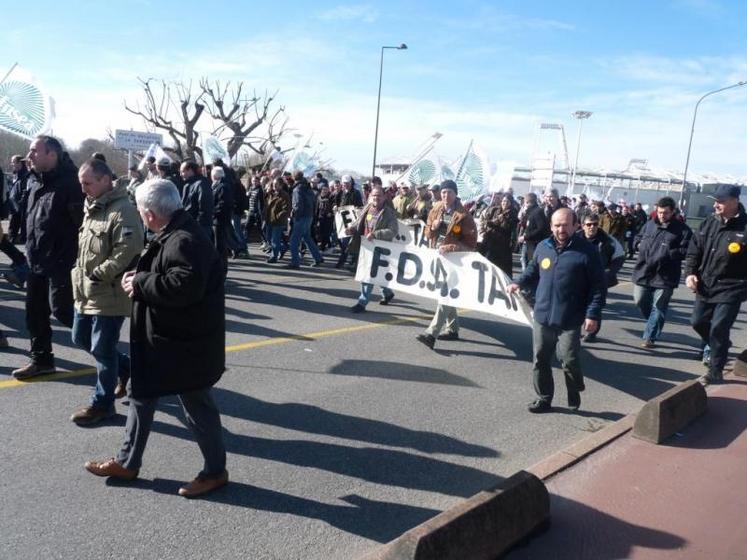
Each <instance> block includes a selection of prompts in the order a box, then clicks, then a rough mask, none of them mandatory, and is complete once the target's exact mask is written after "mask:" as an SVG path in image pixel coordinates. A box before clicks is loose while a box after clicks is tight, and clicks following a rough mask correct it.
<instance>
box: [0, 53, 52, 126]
mask: <svg viewBox="0 0 747 560" xmlns="http://www.w3.org/2000/svg"><path fill="white" fill-rule="evenodd" d="M53 119H54V102H53V101H52V98H51V97H49V96H48V95H47V94H46V93H44V91H43V90H42V88H41V86H40V85H39V84H38V82H37V81H36V79H35V78H34V77H33V76H32V75H31V74H30V73H29V72H27V71H26V70H23V69H22V68H21V67H19V66H14V67H13V69H12V70H11V72H10V73H9V74H8V76H7V78H6V79H5V81H4V82H3V83H1V84H0V130H6V131H8V132H11V133H13V134H17V135H18V136H23V137H24V138H29V139H30V138H33V137H34V136H37V135H38V134H42V133H44V132H46V131H47V130H49V129H50V128H51V127H52V121H53Z"/></svg>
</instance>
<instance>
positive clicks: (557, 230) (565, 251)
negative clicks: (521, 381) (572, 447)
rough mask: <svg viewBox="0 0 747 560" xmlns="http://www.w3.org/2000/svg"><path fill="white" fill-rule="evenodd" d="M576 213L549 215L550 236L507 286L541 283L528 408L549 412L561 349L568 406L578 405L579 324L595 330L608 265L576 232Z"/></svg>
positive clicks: (516, 287)
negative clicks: (531, 396) (531, 399)
mask: <svg viewBox="0 0 747 560" xmlns="http://www.w3.org/2000/svg"><path fill="white" fill-rule="evenodd" d="M576 229H577V218H576V214H575V213H574V212H573V211H572V210H570V209H568V208H560V209H558V210H556V211H555V212H554V213H553V215H552V218H551V230H552V237H549V238H548V239H545V240H544V241H542V242H541V243H540V244H539V245H538V246H537V249H536V251H535V253H534V256H533V258H532V260H531V261H530V262H529V263H528V265H527V269H526V270H525V271H524V273H523V274H522V275H521V276H520V277H519V279H518V280H517V281H516V283H514V284H511V285H510V286H509V287H508V291H509V292H511V293H516V292H518V291H519V290H520V289H522V288H529V287H531V286H535V285H536V286H537V289H536V294H535V305H534V324H533V348H534V390H535V392H536V393H537V398H536V400H535V401H534V402H533V403H531V404H530V405H529V412H535V413H540V412H550V411H551V410H552V406H551V403H552V399H553V394H554V392H555V384H554V382H553V378H552V355H553V353H554V352H556V350H557V355H558V359H559V360H560V362H561V365H562V367H563V373H564V374H565V385H566V389H567V390H568V406H569V407H570V408H571V409H573V410H578V408H579V406H580V405H581V395H580V392H581V391H583V390H584V388H585V387H584V376H583V373H582V372H581V361H580V356H579V354H580V350H581V326H582V325H583V327H584V330H585V331H586V332H594V331H596V329H597V326H598V324H599V321H600V319H601V318H602V307H603V306H604V291H605V280H604V269H603V268H602V261H601V259H600V258H599V251H597V249H596V248H595V247H594V246H593V245H592V244H591V243H589V242H588V241H586V239H584V238H583V237H582V236H579V235H574V232H575V231H576Z"/></svg>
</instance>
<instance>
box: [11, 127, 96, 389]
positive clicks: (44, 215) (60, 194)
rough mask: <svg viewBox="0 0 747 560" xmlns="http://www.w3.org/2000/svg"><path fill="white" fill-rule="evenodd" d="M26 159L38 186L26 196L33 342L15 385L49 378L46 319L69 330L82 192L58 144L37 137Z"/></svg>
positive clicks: (49, 343) (50, 361)
mask: <svg viewBox="0 0 747 560" xmlns="http://www.w3.org/2000/svg"><path fill="white" fill-rule="evenodd" d="M28 159H29V161H30V162H31V166H32V168H33V169H34V171H35V173H36V174H37V175H38V177H39V182H38V183H35V184H34V186H33V188H32V191H31V192H30V193H29V199H28V211H27V214H26V258H27V259H28V263H29V266H30V268H31V273H30V274H29V275H28V278H27V280H26V326H27V328H28V330H29V335H30V336H31V361H30V362H29V363H28V364H26V365H25V366H23V367H20V368H18V369H17V370H15V371H13V376H14V377H15V378H16V379H27V378H29V377H33V376H36V375H43V374H47V373H53V372H54V371H55V366H54V354H53V353H52V325H51V323H50V320H49V316H50V314H52V315H54V316H55V317H56V318H57V320H59V321H60V323H62V324H63V325H65V326H66V327H68V328H72V326H73V288H72V282H71V280H70V271H71V270H72V268H73V265H74V264H75V258H76V256H77V254H78V228H80V225H81V223H82V222H83V191H82V190H81V187H80V183H79V182H78V169H77V168H76V167H75V165H74V164H73V162H72V160H71V159H70V157H69V156H68V155H67V152H64V151H63V149H62V145H61V144H60V142H59V140H57V139H56V138H53V137H52V136H38V137H37V138H36V139H35V140H34V141H33V142H32V143H31V147H30V148H29V154H28Z"/></svg>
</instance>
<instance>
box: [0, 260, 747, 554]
mask: <svg viewBox="0 0 747 560" xmlns="http://www.w3.org/2000/svg"><path fill="white" fill-rule="evenodd" d="M1 259H4V256H3V255H0V263H1V264H0V268H3V267H4V266H5V265H6V264H7V260H1ZM626 270H627V267H626ZM623 277H624V279H625V277H626V274H623ZM357 290H358V284H357V283H356V282H355V281H354V280H353V279H352V276H351V275H350V274H349V273H347V272H344V271H339V270H335V269H334V268H333V267H332V265H331V264H327V265H325V266H324V267H322V268H321V269H311V268H303V269H301V270H300V271H291V270H287V269H285V268H284V267H283V266H282V264H280V265H267V264H265V263H264V259H263V258H260V257H259V256H258V251H257V250H256V247H255V248H254V253H253V258H251V259H250V260H245V261H235V262H232V263H231V265H230V271H229V279H228V282H227V317H226V319H227V344H228V353H227V356H226V357H227V363H228V371H227V372H226V373H225V375H224V376H223V378H222V379H221V381H220V382H219V383H218V385H217V386H216V388H215V397H216V400H217V402H218V405H219V407H220V409H221V412H222V419H223V425H224V428H225V441H226V445H227V449H228V452H229V457H228V469H229V472H230V477H231V484H230V485H229V486H227V487H226V488H224V489H221V490H219V491H217V492H215V493H214V494H213V495H210V496H209V497H208V498H206V499H203V500H193V501H188V500H185V499H183V498H181V497H179V496H178V495H177V494H176V490H177V488H178V487H179V485H180V484H181V483H182V482H184V481H187V480H190V479H191V478H193V476H194V475H195V474H196V473H197V472H198V471H199V469H200V468H201V456H200V453H199V450H198V448H197V446H196V444H195V443H194V441H193V440H192V438H191V436H190V433H189V431H188V430H187V428H186V427H185V425H184V422H183V418H182V414H181V410H180V408H179V407H178V405H177V404H176V400H175V399H174V398H164V399H163V400H162V402H161V404H160V407H159V412H158V413H157V414H156V421H155V424H154V432H153V434H152V435H151V438H150V441H149V444H148V449H147V451H146V454H145V458H144V465H143V468H142V470H141V472H140V479H139V480H138V481H137V482H135V483H132V484H121V483H114V482H107V481H105V480H103V479H99V478H96V477H94V476H92V475H90V474H89V473H87V472H86V471H85V470H84V469H83V463H84V461H86V460H87V459H100V458H106V457H111V456H112V455H113V454H114V453H115V452H116V450H117V449H118V446H119V445H120V443H121V439H122V435H123V426H124V420H125V415H126V410H127V408H126V405H125V404H123V403H121V402H119V403H118V404H117V407H118V412H119V414H118V415H117V416H116V417H115V418H114V419H112V420H111V421H108V422H106V423H105V424H102V425H99V426H97V427H92V428H79V427H76V426H75V425H74V424H72V423H71V422H70V421H69V416H70V414H71V413H72V411H73V410H74V409H75V408H77V407H78V406H80V405H83V404H86V402H87V400H88V398H89V395H90V393H91V390H92V386H93V382H94V377H93V376H92V375H91V374H90V373H85V370H86V368H89V370H88V371H90V367H91V365H92V363H93V362H92V360H91V358H90V357H89V356H87V355H86V354H85V353H84V352H82V351H80V350H77V349H75V348H73V347H72V345H71V342H70V334H69V331H67V329H65V328H64V327H61V326H60V325H55V352H56V355H57V363H58V366H59V367H61V368H63V369H65V370H68V371H70V372H72V373H70V374H62V375H57V376H54V377H53V378H51V379H46V380H43V381H40V382H33V383H17V382H15V381H13V379H12V377H11V376H10V372H11V370H12V369H14V368H15V367H18V366H20V365H22V364H23V363H25V360H26V351H27V349H28V341H27V338H26V336H27V335H26V333H25V327H24V316H23V301H22V294H21V293H20V292H19V291H17V290H13V289H12V288H11V287H10V286H9V285H8V284H7V283H5V282H2V281H0V325H1V326H2V328H3V329H4V330H6V332H8V334H9V337H10V341H11V345H12V348H11V349H8V350H5V351H2V353H0V462H1V463H2V466H3V476H2V478H1V479H0V512H2V517H3V521H2V530H0V558H1V559H3V560H5V559H8V560H21V559H33V560H38V559H40V558H44V559H53V558H60V559H68V558H76V559H80V560H84V559H101V558H147V559H152V558H159V559H164V560H165V559H172V558H173V559H202V558H214V559H223V558H225V559H235V558H251V559H265V558H266V559H270V558H272V559H301V558H303V559H324V560H331V559H338V558H339V559H354V558H356V557H358V556H360V555H362V554H364V553H366V552H368V551H370V550H371V549H372V548H374V547H375V546H376V545H377V544H378V543H384V542H386V541H388V540H391V539H392V538H395V537H396V536H398V535H399V534H401V533H402V532H403V531H405V530H407V529H409V528H410V527H413V526H414V525H417V524H419V523H421V522H422V521H424V520H426V519H428V518H429V517H431V516H433V515H435V514H436V513H438V512H440V511H442V510H443V509H445V508H448V507H449V506H450V505H452V504H454V503H456V502H458V501H459V500H461V499H462V498H465V497H467V496H470V495H472V494H474V493H475V492H477V491H479V490H480V489H482V488H485V487H489V486H491V485H493V484H495V483H497V482H499V481H500V480H502V479H503V478H504V477H507V476H510V475H511V474H513V473H514V472H515V471H517V470H519V469H521V468H524V467H527V466H529V465H531V464H533V463H535V462H537V461H538V460H540V459H542V458H543V457H545V456H547V455H549V454H551V453H553V452H555V451H557V450H559V449H561V448H563V447H565V446H567V445H569V444H571V443H573V442H575V441H577V440H579V439H581V438H583V437H585V436H587V435H588V434H589V433H590V432H593V431H596V430H598V429H600V428H601V427H603V426H605V425H607V424H608V423H610V422H614V421H615V420H617V419H619V418H621V417H622V416H623V415H625V414H628V413H630V412H633V411H636V410H637V409H638V408H639V407H640V406H641V404H642V402H643V401H645V400H647V399H649V398H651V397H653V396H655V395H657V394H659V393H661V392H663V391H665V390H666V389H668V388H670V387H671V386H673V385H674V384H675V383H678V382H680V381H683V380H686V379H691V378H694V377H696V376H698V375H700V374H701V373H703V371H704V370H703V366H702V365H701V364H700V363H699V362H697V361H695V360H693V359H692V357H693V352H694V350H693V348H694V346H695V345H696V337H695V335H694V333H693V332H692V330H691V329H690V328H689V326H688V325H687V320H688V317H689V312H690V309H691V305H692V296H691V295H690V294H689V293H688V291H687V290H685V289H684V288H681V289H679V290H678V291H677V292H676V294H675V296H674V298H673V301H672V305H671V308H670V314H669V321H668V323H667V326H666V327H665V334H664V336H663V339H662V340H661V344H660V345H659V346H658V347H657V348H656V349H655V350H645V349H643V348H640V346H639V343H640V332H641V328H642V320H641V319H640V318H639V317H638V313H637V310H636V309H635V307H634V306H633V304H632V298H631V292H632V287H631V285H630V284H629V283H628V282H622V283H621V284H620V285H619V286H618V287H616V288H614V289H613V290H612V293H611V294H610V296H609V302H608V306H607V308H606V310H605V321H604V325H603V328H602V332H601V335H600V337H601V339H602V340H600V341H599V342H598V343H596V344H594V345H588V347H587V348H588V351H586V352H585V354H584V356H583V358H584V370H585V374H586V377H587V382H586V386H587V390H586V392H585V393H583V394H582V397H583V402H582V409H581V411H580V412H579V413H571V412H570V411H569V410H567V409H566V408H564V405H565V403H564V401H565V395H564V390H563V388H562V385H563V384H562V380H561V375H560V374H559V373H556V383H557V384H558V387H559V388H560V390H559V391H558V393H557V396H556V403H555V404H557V405H558V408H557V412H556V413H554V414H549V415H539V416H534V415H531V414H529V413H528V412H527V411H526V404H527V403H528V402H529V401H531V400H532V397H533V392H532V384H531V371H530V370H531V368H530V363H529V360H530V357H531V333H530V330H529V329H528V328H526V327H522V326H519V325H515V324H511V323H508V322H504V321H501V320H497V319H496V318H494V317H492V316H488V315H484V314H481V313H476V312H469V313H466V314H464V315H463V320H462V330H461V336H462V340H460V341H455V342H442V343H439V344H438V345H437V347H436V351H430V350H428V349H427V348H426V347H424V346H422V345H421V344H419V343H418V342H416V341H415V338H414V337H415V335H416V334H418V332H420V330H421V329H422V328H423V327H424V326H425V325H426V324H427V322H428V321H429V320H430V317H431V315H432V312H433V309H434V304H433V303H431V302H428V301H425V300H421V299H417V298H414V297H409V296H408V297H401V298H400V297H398V298H397V299H395V301H394V302H393V304H392V305H391V306H389V307H382V306H379V305H378V303H377V295H375V296H374V299H373V301H372V303H371V304H370V305H369V311H368V312H366V313H364V314H361V315H353V314H351V313H350V311H349V308H350V306H351V305H353V304H354V303H355V297H356V295H357ZM377 293H378V290H377V291H376V292H375V294H377ZM127 328H128V327H127V324H125V327H124V329H123V336H122V338H123V340H126V339H127ZM732 340H733V342H734V344H735V346H734V349H735V350H736V349H742V348H744V347H745V346H746V343H747V334H746V328H745V314H744V312H743V313H742V314H741V315H740V317H739V320H738V323H737V326H736V329H735V331H734V332H733V333H732ZM123 346H124V347H126V343H123ZM80 370H84V371H83V372H81V371H80Z"/></svg>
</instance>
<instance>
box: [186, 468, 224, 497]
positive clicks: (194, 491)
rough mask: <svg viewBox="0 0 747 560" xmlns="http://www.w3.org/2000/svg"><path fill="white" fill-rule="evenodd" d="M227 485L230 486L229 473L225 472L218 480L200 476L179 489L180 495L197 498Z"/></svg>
mask: <svg viewBox="0 0 747 560" xmlns="http://www.w3.org/2000/svg"><path fill="white" fill-rule="evenodd" d="M226 484H228V471H223V473H222V474H221V475H220V476H219V477H217V478H206V477H204V476H201V475H198V476H197V478H195V479H194V480H193V481H192V482H190V483H189V484H185V485H184V486H182V487H181V488H179V495H180V496H183V497H185V498H197V497H198V496H202V495H203V494H207V493H208V492H212V491H213V490H217V489H218V488H221V487H223V486H225V485H226Z"/></svg>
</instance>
